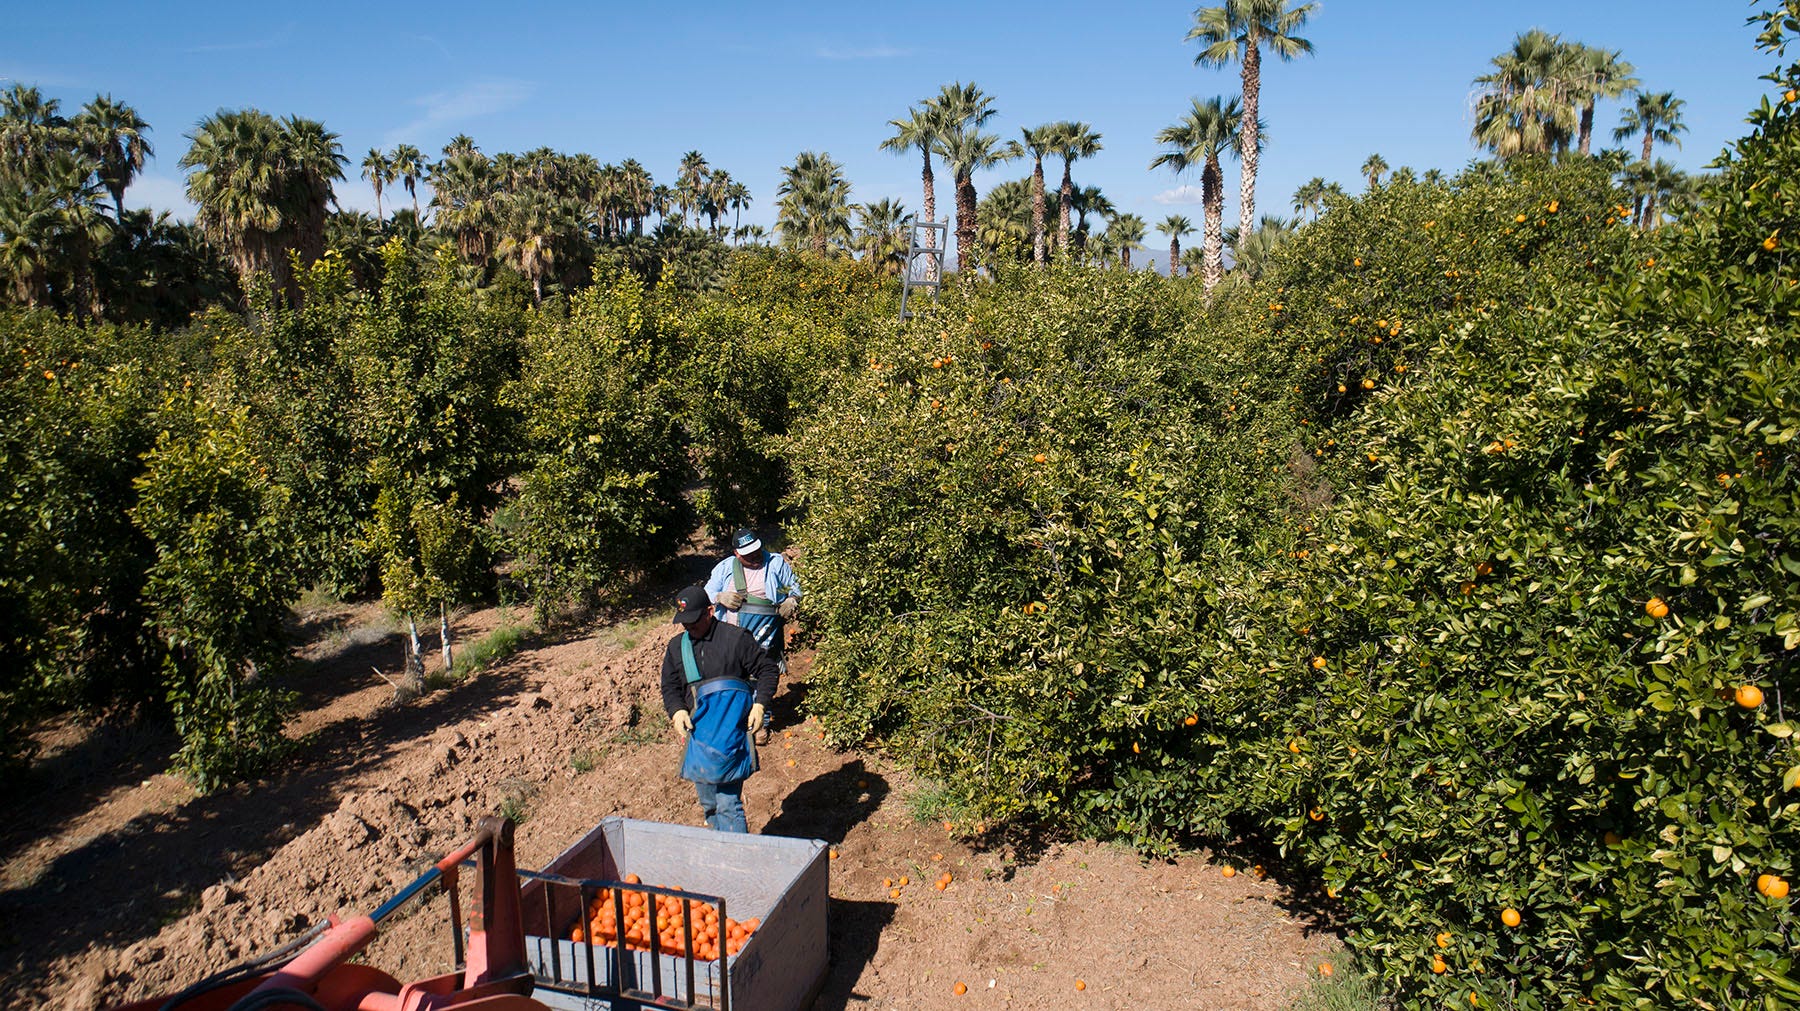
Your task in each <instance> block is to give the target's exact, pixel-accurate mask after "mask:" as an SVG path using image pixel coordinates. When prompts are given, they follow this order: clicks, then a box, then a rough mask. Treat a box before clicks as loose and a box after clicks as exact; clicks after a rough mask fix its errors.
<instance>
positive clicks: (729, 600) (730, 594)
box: [713, 590, 744, 611]
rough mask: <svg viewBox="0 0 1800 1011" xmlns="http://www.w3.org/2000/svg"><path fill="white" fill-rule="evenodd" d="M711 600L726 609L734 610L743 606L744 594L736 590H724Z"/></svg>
mask: <svg viewBox="0 0 1800 1011" xmlns="http://www.w3.org/2000/svg"><path fill="white" fill-rule="evenodd" d="M713 600H714V602H715V603H717V604H718V605H719V606H720V607H723V608H724V609H725V610H727V611H735V610H737V609H738V608H740V607H743V606H744V595H743V594H741V593H739V592H737V591H736V590H726V591H725V592H723V593H721V594H719V595H718V596H717V597H715V598H713Z"/></svg>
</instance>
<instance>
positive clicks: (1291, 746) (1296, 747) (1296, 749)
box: [1288, 741, 1300, 755]
mask: <svg viewBox="0 0 1800 1011" xmlns="http://www.w3.org/2000/svg"><path fill="white" fill-rule="evenodd" d="M1288 750H1289V751H1291V752H1293V753H1294V754H1296V755H1298V754H1299V753H1300V742H1299V741H1289V742H1288Z"/></svg>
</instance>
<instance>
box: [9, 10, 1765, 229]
mask: <svg viewBox="0 0 1800 1011" xmlns="http://www.w3.org/2000/svg"><path fill="white" fill-rule="evenodd" d="M1195 6H1196V4H1191V3H1151V2H1136V0H1124V2H1115V3H1106V4H1099V3H1091V2H1090V3H1076V2H1070V0H1046V2H1039V3H1035V4H1024V3H1016V2H981V0H964V2H950V3H941V2H935V0H913V2H911V3H909V4H867V5H839V4H824V3H801V2H778V0H777V2H765V3H757V4H745V3H741V2H738V3H725V2H688V3H679V4H666V5H665V4H647V3H629V4H624V3H568V2H564V3H529V2H522V0H521V2H515V3H511V4H493V3H483V4H479V5H478V4H473V3H462V2H446V3H438V4H362V5H342V4H330V3H315V4H311V5H304V6H293V5H286V4H243V3H181V4H177V3H158V2H144V0H136V2H129V3H127V2H115V0H108V2H101V3H84V4H75V5H61V4H50V3H47V2H44V0H33V2H30V3H24V2H20V0H0V25H5V26H6V28H5V30H4V32H0V86H7V85H10V84H11V83H12V82H13V81H23V82H25V83H30V84H36V85H37V86H39V87H40V88H42V89H43V90H44V91H45V92H46V93H47V94H49V95H50V96H52V97H55V98H58V99H60V100H61V101H62V103H63V105H64V107H65V110H66V111H69V112H73V111H74V110H75V109H76V108H78V107H79V106H80V105H81V103H83V102H85V101H86V100H88V99H89V98H91V97H93V95H94V94H96V93H98V92H108V93H111V94H112V95H113V96H114V97H115V98H117V99H120V100H122V101H125V102H128V103H130V104H132V105H134V106H135V107H137V109H138V110H139V112H140V114H141V115H143V117H144V118H145V119H146V120H148V121H149V122H150V124H151V126H152V129H153V132H152V134H151V139H152V142H153V143H154V144H155V147H156V151H157V157H156V159H155V160H154V161H153V162H152V164H151V165H150V166H149V167H148V169H147V171H146V173H145V177H144V179H143V181H142V182H141V183H139V184H138V185H136V186H134V188H133V189H132V190H131V191H130V192H128V193H127V195H126V204H127V205H128V206H153V207H159V208H166V209H171V210H175V211H177V212H178V213H182V214H185V213H186V205H185V200H184V198H183V195H182V174H181V172H180V170H179V169H178V168H177V167H176V162H177V161H178V160H179V159H180V157H181V155H182V153H183V152H184V151H185V150H186V149H187V143H188V142H187V140H186V139H185V137H184V136H183V135H184V134H185V133H187V132H189V131H191V130H192V128H193V126H194V124H195V123H196V122H197V121H199V120H200V119H201V117H203V116H205V115H207V114H209V113H211V112H213V111H215V110H217V109H220V108H243V107H251V106H253V107H256V108H260V109H262V110H264V111H266V112H270V113H274V114H277V115H287V114H297V115H302V116H307V117H311V118H314V119H319V120H322V121H323V122H324V123H325V124H326V126H327V127H328V128H330V129H332V130H334V131H336V132H337V133H338V134H340V135H341V137H342V142H343V145H344V151H345V154H346V155H347V156H348V157H349V158H350V165H349V166H348V167H347V169H346V171H347V174H348V175H349V177H350V178H348V179H347V180H346V181H344V182H342V183H340V184H339V185H338V195H339V199H340V200H341V201H342V202H343V203H344V204H345V205H346V206H351V207H361V208H366V209H373V206H374V196H373V194H372V192H371V191H370V190H369V188H368V185H367V184H366V183H365V182H363V181H362V180H361V179H360V178H358V177H357V168H356V166H357V164H358V163H360V162H361V160H362V157H363V154H364V153H365V152H366V151H367V150H368V149H369V148H370V147H372V146H379V147H382V148H384V149H385V148H390V147H392V146H393V145H394V144H395V143H398V142H402V141H406V142H411V143H413V144H416V145H417V146H418V147H420V148H421V149H422V150H424V151H425V152H426V153H427V154H430V155H434V156H435V154H436V153H437V151H438V150H439V149H440V148H441V147H442V146H443V144H444V142H445V141H447V140H448V139H449V138H450V137H451V136H453V135H455V134H457V133H459V132H466V133H468V134H470V135H471V136H473V137H474V138H475V140H476V142H477V143H478V144H479V145H480V147H481V148H482V149H483V150H484V151H487V152H489V153H494V152H497V151H505V150H511V151H522V150H527V149H530V148H534V147H538V146H549V147H552V148H556V149H558V150H562V151H567V152H576V151H586V152H588V153H590V154H592V155H594V156H595V157H597V158H599V159H600V160H601V161H603V162H605V161H619V160H622V159H624V158H628V157H635V158H637V159H638V160H639V161H641V162H643V163H644V165H645V166H646V167H648V168H649V169H650V171H651V172H652V174H654V175H655V176H656V177H657V179H658V180H659V181H671V180H672V179H673V177H674V174H675V167H676V164H677V162H678V161H679V159H680V157H681V155H682V153H683V152H685V151H687V150H690V149H697V150H699V151H701V152H702V153H703V154H705V155H706V157H707V159H708V161H709V162H711V163H712V164H713V165H715V166H718V167H722V168H725V169H728V170H729V171H730V172H731V173H732V175H733V176H734V177H735V178H738V179H740V180H743V181H744V182H745V183H747V184H748V185H749V186H750V188H751V191H752V194H753V197H754V199H755V203H754V205H753V206H752V208H751V210H750V211H749V212H747V213H746V215H745V221H746V222H757V223H760V224H763V225H765V226H772V225H773V218H774V207H773V205H774V201H775V188H776V186H777V184H778V182H779V178H780V169H781V166H783V165H785V164H789V163H790V162H791V161H792V159H793V156H794V155H795V153H796V152H799V151H802V150H814V151H825V152H828V153H829V154H830V155H831V156H832V157H833V158H835V159H836V160H838V161H839V162H840V163H842V164H843V165H844V166H845V169H846V174H847V176H848V177H849V179H850V181H851V183H852V184H853V186H854V192H853V194H852V199H854V200H856V201H858V202H862V201H872V200H877V199H880V198H883V197H893V198H898V199H901V200H903V201H904V202H905V204H906V206H907V207H908V208H909V209H915V210H916V209H917V208H918V205H919V199H920V197H919V164H918V159H917V157H916V156H910V157H904V158H902V157H897V156H895V155H892V154H889V153H887V152H884V151H881V150H879V149H878V145H879V144H880V142H881V140H882V139H883V138H884V137H886V136H887V135H888V132H889V129H888V127H887V125H886V124H887V121H888V120H890V119H893V118H896V117H900V116H902V115H904V114H905V113H906V110H907V108H908V107H909V106H910V105H912V104H914V103H916V102H918V101H920V100H921V99H924V98H926V97H928V96H930V95H932V94H935V93H936V91H937V89H938V87H939V86H940V85H942V84H944V83H947V82H950V81H957V80H961V81H970V80H972V81H975V82H976V83H978V84H979V85H980V86H981V87H982V88H983V89H984V90H985V91H986V92H987V93H988V94H990V95H992V96H994V99H995V102H994V105H995V108H996V109H997V110H998V112H999V115H997V116H996V117H995V118H994V119H993V120H992V121H991V122H990V124H989V128H990V129H993V130H996V131H997V132H999V133H1001V134H1002V136H1006V137H1013V136H1017V134H1018V131H1019V129H1020V128H1021V127H1026V126H1035V125H1037V124H1040V123H1043V122H1047V121H1051V120H1060V119H1076V120H1083V121H1085V122H1087V123H1089V124H1091V125H1092V126H1093V127H1094V128H1095V129H1097V130H1099V131H1100V132H1101V134H1102V135H1103V140H1102V143H1103V145H1104V148H1105V150H1104V151H1102V152H1101V154H1100V155H1099V156H1097V157H1096V158H1094V159H1092V160H1090V161H1086V162H1080V163H1077V165H1076V179H1077V181H1078V183H1081V184H1085V185H1097V186H1100V187H1101V188H1102V189H1103V190H1104V191H1105V192H1106V194H1107V196H1108V197H1109V198H1111V200H1112V201H1113V202H1114V204H1115V205H1117V206H1118V207H1119V208H1120V209H1122V210H1128V211H1132V212H1135V213H1137V214H1139V215H1142V216H1143V217H1144V218H1146V219H1147V220H1149V221H1150V222H1152V224H1154V223H1155V222H1156V221H1158V220H1161V219H1162V218H1163V217H1165V216H1167V215H1168V214H1170V213H1180V214H1184V215H1186V216H1188V217H1190V218H1193V219H1195V220H1196V221H1198V219H1199V217H1200V209H1199V207H1198V206H1187V205H1183V204H1180V203H1175V202H1171V201H1177V200H1179V199H1181V195H1180V194H1172V193H1171V191H1174V190H1175V189H1176V188H1177V187H1178V186H1180V185H1182V184H1191V185H1193V186H1194V189H1195V191H1196V192H1197V190H1198V177H1197V173H1196V174H1194V175H1193V177H1191V178H1189V177H1184V178H1182V179H1179V180H1178V179H1176V178H1174V177H1173V176H1171V175H1170V174H1169V173H1168V172H1166V171H1157V172H1151V171H1150V170H1149V169H1148V167H1147V166H1148V165H1149V163H1150V161H1151V160H1152V159H1153V158H1154V157H1155V156H1156V155H1157V153H1158V149H1157V146H1156V144H1155V143H1154V140H1153V138H1154V135H1155V134H1156V132H1157V130H1159V129H1161V128H1162V127H1164V126H1166V125H1168V124H1170V123H1172V122H1174V121H1176V120H1177V119H1178V118H1179V117H1180V116H1181V115H1182V114H1183V112H1184V111H1185V110H1186V108H1187V106H1188V100H1189V99H1190V98H1191V97H1203V98H1204V97H1208V96H1212V95H1233V94H1236V93H1237V91H1238V87H1239V80H1238V75H1237V71H1236V70H1235V68H1234V69H1231V70H1209V69H1203V68H1200V67H1196V66H1195V65H1194V62H1193V57H1194V53H1195V46H1194V44H1193V43H1187V42H1184V41H1183V37H1184V36H1185V35H1186V33H1187V30H1188V27H1189V26H1190V25H1191V23H1192V21H1193V11H1194V8H1195ZM1754 9H1755V5H1754V4H1750V3H1739V2H1737V0H1556V2H1550V0H1514V2H1511V3H1487V2H1477V0H1461V2H1459V0H1448V2H1446V0H1435V2H1427V0H1321V2H1320V4H1319V9H1318V11H1317V13H1316V14H1315V16H1314V18H1313V20H1312V22H1311V23H1310V24H1309V25H1308V27H1307V28H1306V30H1305V31H1304V32H1303V33H1302V34H1303V35H1305V36H1306V37H1307V38H1309V39H1310V40H1312V42H1313V44H1314V46H1315V47H1316V53H1315V55H1313V56H1311V57H1303V58H1301V59H1300V60H1297V61H1295V62H1292V63H1280V62H1270V63H1267V64H1265V71H1264V79H1263V81H1264V83H1263V119H1264V121H1265V122H1266V123H1267V124H1268V130H1269V137H1270V143H1269V146H1268V148H1267V150H1266V152H1265V154H1264V156H1263V166H1262V173H1261V175H1260V177H1259V184H1258V201H1257V203H1258V209H1259V211H1263V212H1276V213H1287V212H1288V210H1289V204H1290V201H1291V196H1292V194H1293V192H1294V190H1295V188H1296V187H1297V186H1298V185H1299V184H1300V183H1301V182H1303V181H1304V180H1306V179H1307V178H1309V177H1311V176H1314V175H1319V176H1324V177H1325V178H1326V179H1328V180H1336V181H1338V182H1341V183H1342V184H1344V185H1345V187H1346V188H1348V189H1350V190H1351V191H1353V192H1355V191H1359V190H1360V189H1361V188H1362V183H1361V181H1360V175H1359V172H1358V168H1359V166H1360V165H1361V164H1362V163H1363V160H1364V159H1365V158H1367V157H1368V156H1369V155H1370V154H1371V153H1374V152H1379V153H1380V154H1381V155H1382V156H1383V157H1384V158H1385V159H1386V160H1387V161H1388V163H1389V164H1390V165H1393V166H1400V165H1409V166H1412V167H1413V168H1415V169H1417V170H1420V171H1423V170H1424V169H1427V168H1434V167H1435V168H1442V169H1445V170H1452V171H1453V170H1455V169H1457V168H1460V167H1461V166H1462V165H1463V164H1465V163H1466V162H1467V161H1468V160H1469V159H1470V158H1472V157H1474V156H1476V154H1477V152H1476V151H1475V149H1474V148H1473V147H1472V146H1471V145H1470V144H1469V141H1468V134H1469V126H1470V117H1469V113H1468V104H1469V95H1470V88H1471V86H1470V81H1471V80H1472V79H1473V78H1474V77H1475V76H1476V75H1478V74H1480V73H1482V72H1484V71H1485V70H1486V69H1487V68H1488V61H1489V60H1490V59H1491V58H1492V57H1493V56H1495V55H1496V54H1498V53H1500V52H1502V51H1503V50H1505V49H1506V48H1507V47H1508V46H1509V45H1510V43H1511V41H1512V39H1513V37H1514V35H1516V34H1517V33H1518V32H1520V31H1523V30H1525V29H1528V28H1533V27H1537V28H1543V29H1546V30H1548V31H1552V32H1557V33H1560V34H1562V35H1563V36H1564V37H1565V38H1568V39H1572V40H1577V41H1581V42H1585V43H1587V44H1589V45H1594V46H1605V47H1609V48H1613V49H1620V50H1622V51H1623V54H1624V57H1625V58H1626V59H1627V60H1629V61H1631V62H1632V63H1633V64H1634V65H1635V66H1636V67H1637V73H1638V76H1639V77H1640V78H1641V79H1642V80H1643V81H1644V83H1645V86H1646V87H1648V88H1650V89H1652V90H1657V91H1673V92H1674V93H1675V94H1676V95H1677V96H1678V97H1680V98H1682V99H1684V100H1685V101H1686V102H1687V106H1686V109H1685V110H1684V111H1685V116H1686V122H1687V125H1688V129H1689V132H1688V133H1687V135H1686V136H1685V137H1684V146H1683V148H1682V149H1681V150H1679V151H1668V152H1665V156H1666V157H1669V158H1670V159H1671V160H1673V161H1674V162H1676V164H1678V165H1679V166H1680V167H1682V168H1685V169H1690V170H1694V169H1699V168H1701V167H1703V166H1704V165H1705V164H1706V163H1707V162H1708V161H1710V160H1711V159H1712V158H1713V157H1714V156H1715V155H1716V154H1717V153H1718V152H1719V150H1720V149H1721V148H1722V147H1723V146H1725V145H1726V144H1727V143H1729V142H1730V141H1731V140H1732V139H1734V138H1736V137H1738V136H1739V135H1741V134H1742V133H1743V131H1744V129H1745V127H1744V124H1743V118H1744V115H1745V113H1746V112H1747V111H1748V110H1749V109H1750V108H1751V107H1752V106H1753V105H1754V104H1755V103H1756V101H1757V99H1758V97H1759V96H1761V95H1762V94H1765V93H1766V88H1767V84H1766V82H1763V81H1759V80H1758V79H1757V78H1758V77H1759V75H1761V74H1762V73H1764V72H1765V71H1767V70H1768V69H1770V68H1771V67H1772V66H1773V65H1774V62H1775V61H1774V60H1773V59H1772V58H1769V57H1767V56H1764V55H1763V54H1760V53H1758V52H1756V50H1755V49H1754V48H1753V41H1754V32H1753V31H1752V30H1751V29H1750V28H1749V27H1747V26H1746V24H1745V20H1746V18H1747V17H1748V16H1749V15H1750V14H1751V13H1753V11H1754ZM903 15H904V18H903ZM1618 115H1619V110H1618V106H1617V104H1616V103H1609V104H1604V105H1603V106H1602V107H1601V109H1600V112H1599V115H1598V117H1597V121H1598V124H1599V127H1600V129H1602V130H1606V131H1610V129H1611V127H1613V126H1615V125H1616V124H1617V122H1618ZM1607 136H1610V133H1608V134H1607ZM1028 171H1029V165H1027V164H1023V163H1014V164H1012V165H1007V166H1003V167H1002V168H1000V169H998V170H996V171H995V172H992V173H986V174H983V175H979V176H977V179H976V182H977V186H978V188H979V189H980V190H981V191H982V192H985V191H986V189H987V187H988V186H989V185H991V184H993V183H994V182H997V181H1000V180H1002V179H1006V178H1015V177H1020V176H1023V175H1025V174H1026V173H1028ZM1048 171H1050V172H1051V173H1052V175H1053V176H1054V174H1055V172H1056V171H1058V169H1057V168H1056V167H1054V163H1053V164H1052V166H1051V167H1049V168H1048ZM1228 173H1229V178H1228V182H1227V191H1228V193H1229V194H1230V197H1231V199H1230V200H1229V201H1228V203H1227V207H1226V219H1227V223H1228V224H1229V223H1234V222H1235V221H1236V219H1237V210H1236V193H1237V178H1236V169H1235V167H1230V168H1228ZM948 189H949V187H948V184H947V182H946V181H944V180H942V179H941V178H940V184H939V193H940V205H942V204H945V203H947V202H948V201H947V199H944V198H945V197H947V195H948ZM402 197H403V195H402ZM390 208H391V204H390ZM1157 243H1158V238H1157V236H1156V235H1155V233H1154V232H1153V233H1152V236H1151V246H1152V249H1153V250H1154V249H1155V247H1156V245H1157Z"/></svg>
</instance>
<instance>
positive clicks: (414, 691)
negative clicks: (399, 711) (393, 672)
mask: <svg viewBox="0 0 1800 1011" xmlns="http://www.w3.org/2000/svg"><path fill="white" fill-rule="evenodd" d="M423 694H425V656H424V654H423V652H422V651H421V650H420V647H419V623H418V622H417V621H415V620H414V619H413V616H412V615H410V614H409V615H407V616H406V669H405V670H403V671H401V673H400V684H399V685H397V686H396V687H395V688H394V701H395V702H402V703H404V702H411V701H412V700H413V699H416V698H418V697H419V696H421V695H423Z"/></svg>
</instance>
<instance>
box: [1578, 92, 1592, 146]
mask: <svg viewBox="0 0 1800 1011" xmlns="http://www.w3.org/2000/svg"><path fill="white" fill-rule="evenodd" d="M1593 139H1594V100H1593V99H1592V98H1589V99H1587V100H1586V101H1584V102H1582V103H1581V136H1580V138H1579V146H1578V147H1577V150H1579V151H1580V152H1581V153H1582V154H1583V155H1584V156H1585V155H1586V154H1587V153H1588V145H1589V142H1590V141H1592V140H1593Z"/></svg>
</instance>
